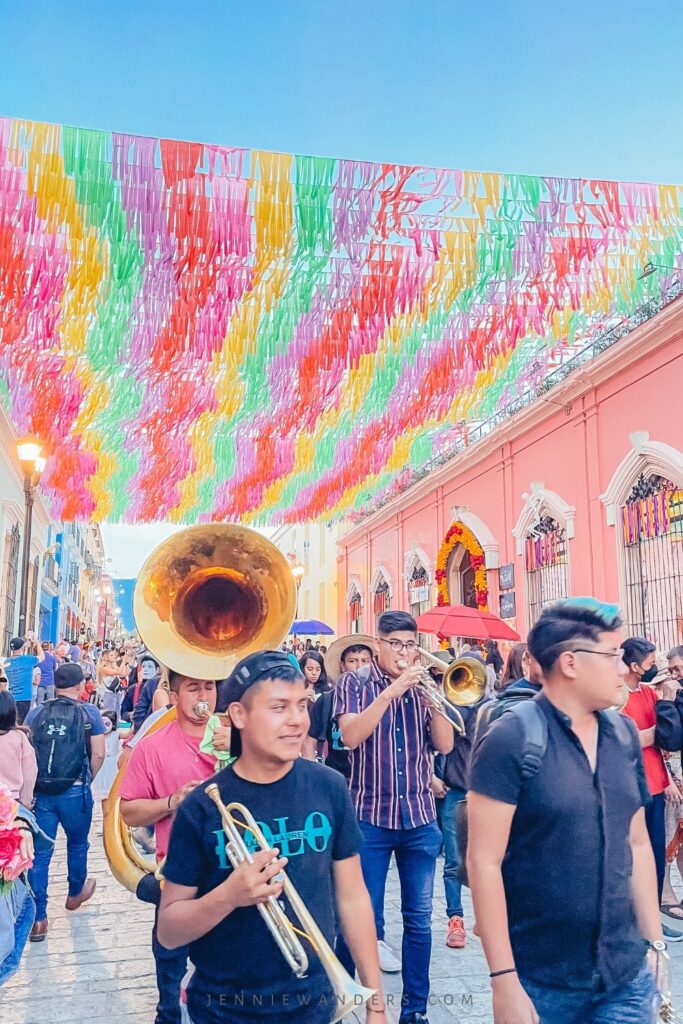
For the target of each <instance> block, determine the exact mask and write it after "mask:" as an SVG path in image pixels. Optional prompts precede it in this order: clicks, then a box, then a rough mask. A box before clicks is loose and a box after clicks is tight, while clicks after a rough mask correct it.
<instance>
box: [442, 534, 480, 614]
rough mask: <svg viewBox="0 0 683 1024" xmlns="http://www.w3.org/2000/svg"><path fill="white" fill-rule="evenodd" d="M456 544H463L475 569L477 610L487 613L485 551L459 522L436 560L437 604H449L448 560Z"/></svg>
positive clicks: (448, 536) (444, 542)
mask: <svg viewBox="0 0 683 1024" xmlns="http://www.w3.org/2000/svg"><path fill="white" fill-rule="evenodd" d="M456 544H462V546H463V547H464V548H465V551H468V552H469V555H470V564H471V566H472V568H473V569H474V592H475V595H476V598H477V608H478V609H479V611H480V612H487V611H488V610H489V588H488V584H487V581H486V566H485V564H484V549H483V548H482V546H481V544H480V543H479V541H478V540H477V538H476V537H475V536H474V534H473V533H472V531H471V530H470V529H469V527H467V526H465V525H464V524H463V523H459V522H455V523H453V524H452V526H450V527H449V530H448V532H447V534H446V536H445V537H444V539H443V543H442V545H441V547H440V548H439V554H438V556H437V559H436V573H435V574H434V575H435V579H436V583H437V594H438V596H437V604H438V605H440V606H441V605H445V604H448V603H449V594H448V559H449V558H450V557H451V554H452V553H453V551H454V549H455V546H456Z"/></svg>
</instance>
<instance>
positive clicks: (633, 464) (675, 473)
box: [600, 430, 683, 614]
mask: <svg viewBox="0 0 683 1024" xmlns="http://www.w3.org/2000/svg"><path fill="white" fill-rule="evenodd" d="M629 441H630V442H631V450H630V451H629V452H627V454H626V455H625V456H624V458H623V459H622V460H621V462H620V463H619V465H618V466H617V468H616V470H615V472H614V475H613V476H612V479H611V480H610V482H609V485H608V487H607V490H606V491H605V492H604V494H601V495H600V501H601V502H602V503H603V505H604V506H605V515H606V518H607V525H608V526H618V524H619V512H620V509H621V507H622V506H623V505H625V504H626V501H627V499H628V496H629V495H630V493H631V491H632V490H633V488H634V486H635V484H636V482H637V481H638V479H639V478H640V477H641V476H650V475H652V474H656V475H657V476H661V477H664V479H665V480H670V481H671V482H672V483H674V484H676V485H677V486H679V487H681V486H683V452H681V451H679V450H678V449H677V448H674V447H673V446H672V445H669V444H664V443H663V442H662V441H651V440H650V435H649V434H648V432H647V431H646V430H639V431H636V432H634V433H633V434H630V435H629ZM614 542H615V544H616V547H617V571H618V574H619V596H620V601H621V607H622V609H623V611H624V614H625V613H626V609H627V602H626V585H627V583H626V548H625V545H624V538H623V534H622V531H621V529H615V531H614Z"/></svg>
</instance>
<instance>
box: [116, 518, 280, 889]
mask: <svg viewBox="0 0 683 1024" xmlns="http://www.w3.org/2000/svg"><path fill="white" fill-rule="evenodd" d="M295 609H296V586H295V583H294V578H293V577H292V574H291V570H290V567H289V564H288V562H287V560H286V559H285V557H284V555H283V554H282V552H281V551H280V550H279V549H278V548H276V547H275V545H274V544H272V543H271V542H270V541H269V540H267V539H266V538H265V537H264V536H262V535H261V534H260V533H257V532H256V531H254V530H250V529H248V528H247V527H244V526H234V525H229V524H224V523H215V524H211V525H206V526H191V527H189V528H188V529H186V530H182V531H181V532H180V533H177V534H174V535H173V536H172V537H170V538H169V539H168V540H166V541H164V542H163V543H162V544H160V545H159V547H158V548H156V550H155V551H154V552H153V553H152V554H151V555H150V557H149V558H148V559H147V561H146V562H145V564H144V566H143V567H142V570H141V571H140V575H139V576H138V579H137V582H136V585H135V593H134V597H133V610H134V614H135V622H136V625H137V628H138V632H139V634H140V637H141V638H142V641H143V642H144V644H145V646H146V647H147V649H148V650H149V651H150V652H151V653H152V654H153V655H154V656H155V658H157V659H158V660H159V661H160V662H161V663H162V664H163V665H166V666H167V667H168V668H170V669H173V670H174V671H175V672H180V673H182V674H183V675H187V676H189V677H191V678H193V679H225V677H226V676H228V675H229V674H230V672H231V671H232V669H233V668H234V666H235V665H236V664H237V662H238V661H240V660H241V659H242V658H244V657H245V656H246V655H247V654H249V653H251V652H252V651H258V650H263V649H264V648H266V649H268V648H270V649H277V648H278V647H279V646H280V645H281V644H282V642H283V640H284V639H285V637H286V636H287V634H288V632H289V629H290V627H291V625H292V621H293V619H294V613H295ZM174 719H175V709H174V708H173V709H171V710H170V711H168V712H167V713H166V714H165V715H162V717H161V718H160V719H159V720H158V721H157V722H156V723H155V724H154V726H153V727H152V730H150V732H151V731H153V730H155V729H161V728H163V726H165V725H168V723H169V722H172V721H173V720H174ZM124 771H125V768H123V769H121V770H120V771H119V772H118V774H117V776H116V778H115V780H114V784H113V786H112V788H111V792H110V794H109V797H108V798H107V800H106V801H105V803H104V829H103V838H104V850H105V853H106V856H107V860H108V861H109V866H110V868H111V870H112V873H113V875H114V877H115V878H116V879H117V881H119V882H120V883H121V885H123V886H125V887H126V888H127V889H129V890H130V891H131V892H135V891H136V890H137V888H138V886H139V884H140V882H141V881H142V880H143V878H144V877H145V875H148V874H150V873H153V872H154V870H155V868H156V865H155V863H154V862H152V861H150V860H147V859H146V858H145V857H144V856H143V854H142V853H141V852H140V851H139V850H138V848H137V846H136V845H135V843H134V841H133V837H132V834H131V831H130V829H129V828H128V826H127V825H125V823H124V822H123V820H122V818H121V815H120V811H119V789H120V786H121V779H122V777H123V772H124Z"/></svg>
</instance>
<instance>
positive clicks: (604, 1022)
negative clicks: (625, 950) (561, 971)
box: [519, 964, 655, 1024]
mask: <svg viewBox="0 0 683 1024" xmlns="http://www.w3.org/2000/svg"><path fill="white" fill-rule="evenodd" d="M519 980H520V981H521V983H522V985H523V986H524V988H525V989H526V991H527V993H528V995H529V998H530V999H531V1001H532V1003H533V1004H534V1006H535V1007H536V1013H537V1014H538V1015H539V1017H540V1018H541V1024H652V1020H653V1009H652V999H653V997H654V994H655V982H654V978H653V977H652V974H651V972H650V970H649V969H648V967H647V965H646V964H643V966H642V967H641V969H640V970H639V971H638V974H637V975H636V976H635V978H634V979H633V981H629V982H628V984H627V985H622V987H621V988H618V989H616V990H615V991H612V992H609V993H605V992H597V993H595V992H590V991H587V990H586V989H580V990H574V991H572V990H571V989H567V988H560V989H557V988H546V987H545V985H537V984H536V983H535V982H533V981H526V980H525V979H524V978H520V979H519Z"/></svg>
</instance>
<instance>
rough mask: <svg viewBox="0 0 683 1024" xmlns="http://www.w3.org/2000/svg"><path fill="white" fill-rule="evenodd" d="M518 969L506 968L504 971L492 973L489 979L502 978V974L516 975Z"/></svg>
mask: <svg viewBox="0 0 683 1024" xmlns="http://www.w3.org/2000/svg"><path fill="white" fill-rule="evenodd" d="M516 973H517V968H516V967H506V968H505V970H504V971H492V972H491V974H489V978H500V976H501V974H516Z"/></svg>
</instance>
